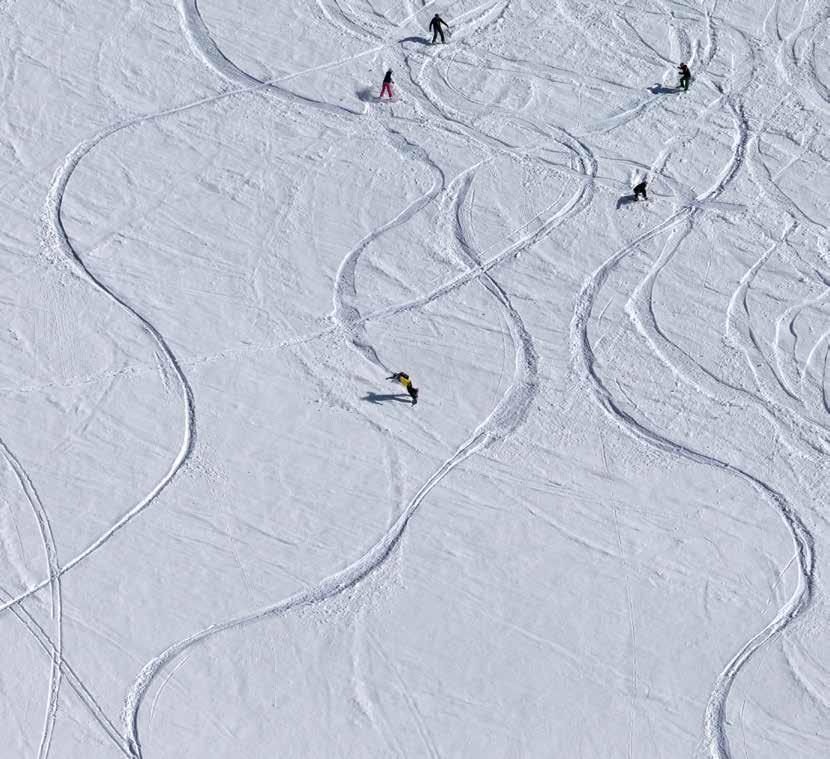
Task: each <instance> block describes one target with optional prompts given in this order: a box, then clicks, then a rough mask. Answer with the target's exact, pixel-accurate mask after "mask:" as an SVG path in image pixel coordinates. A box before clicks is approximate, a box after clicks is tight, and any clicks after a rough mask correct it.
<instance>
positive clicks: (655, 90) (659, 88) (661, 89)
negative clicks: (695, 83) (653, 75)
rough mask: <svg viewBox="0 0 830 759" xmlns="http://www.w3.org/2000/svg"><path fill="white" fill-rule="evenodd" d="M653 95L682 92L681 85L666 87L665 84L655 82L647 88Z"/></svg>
mask: <svg viewBox="0 0 830 759" xmlns="http://www.w3.org/2000/svg"><path fill="white" fill-rule="evenodd" d="M647 89H648V91H649V92H650V93H651V94H652V95H672V94H674V93H675V92H680V87H666V85H664V84H653V85H652V86H651V87H648V88H647Z"/></svg>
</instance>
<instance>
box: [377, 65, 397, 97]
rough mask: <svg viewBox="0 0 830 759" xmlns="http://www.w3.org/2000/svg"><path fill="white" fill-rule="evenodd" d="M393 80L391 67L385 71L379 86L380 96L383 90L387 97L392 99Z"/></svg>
mask: <svg viewBox="0 0 830 759" xmlns="http://www.w3.org/2000/svg"><path fill="white" fill-rule="evenodd" d="M393 84H394V82H393V81H392V69H389V71H387V72H386V76H385V77H383V86H382V87H381V88H380V96H381V97H383V93H384V92H385V93H386V94H387V95H389V99H390V100H391V99H392V85H393Z"/></svg>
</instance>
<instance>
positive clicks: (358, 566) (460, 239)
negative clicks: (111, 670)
mask: <svg viewBox="0 0 830 759" xmlns="http://www.w3.org/2000/svg"><path fill="white" fill-rule="evenodd" d="M504 7H506V4H504ZM499 8H500V12H503V8H502V7H501V6H499ZM397 138H399V139H404V138H403V137H402V135H397ZM407 143H408V141H407ZM408 144H409V143H408ZM410 146H411V144H410ZM411 147H413V148H415V149H416V150H417V151H418V152H419V153H420V155H421V157H422V158H423V159H424V160H425V161H426V162H427V163H429V164H430V165H431V167H432V169H433V171H434V172H435V174H436V182H435V184H434V185H433V187H432V189H431V190H430V191H429V192H427V193H426V194H425V195H423V196H421V197H419V198H417V199H416V200H415V201H413V202H412V203H411V204H410V205H409V206H407V207H406V208H405V209H404V210H403V211H402V212H401V213H400V214H398V215H397V216H396V217H395V218H393V219H392V220H391V221H389V222H387V223H386V224H384V225H382V226H381V227H379V228H377V229H376V230H374V231H373V232H371V233H370V234H369V235H367V236H366V237H365V238H364V239H363V240H362V241H361V242H360V243H359V244H358V246H357V247H355V248H354V249H353V250H351V251H350V252H349V253H347V254H346V256H345V258H344V259H343V261H342V262H341V266H340V268H339V270H338V273H337V276H336V277H335V284H334V307H335V310H334V313H333V316H334V318H335V319H336V320H337V321H338V322H339V324H340V325H341V327H342V328H343V329H345V330H346V331H347V333H349V334H350V335H351V340H350V342H351V344H352V347H353V348H355V349H356V350H357V351H358V352H359V354H360V355H362V356H363V357H364V358H366V359H367V360H369V361H370V362H371V363H373V364H375V365H377V366H379V367H383V366H384V365H383V363H382V362H381V360H380V359H379V357H378V355H377V352H376V350H375V349H374V348H373V347H372V346H371V345H369V344H368V342H366V341H365V338H364V336H363V335H362V333H358V331H357V330H358V327H359V325H360V323H361V319H360V315H359V311H358V310H357V308H356V306H354V305H350V303H349V296H355V295H356V287H355V282H354V275H355V268H356V266H357V263H358V259H359V256H360V253H361V252H362V251H363V250H364V249H365V247H366V246H367V245H368V244H369V243H370V242H372V241H373V240H375V239H377V238H378V237H379V236H380V235H382V234H383V233H384V232H386V231H388V230H389V229H391V228H393V227H395V226H398V225H400V224H403V223H406V222H407V221H409V220H410V219H411V218H412V217H414V216H415V214H416V213H417V212H418V211H420V210H421V209H422V208H424V207H425V206H426V205H427V204H429V203H430V202H432V200H433V199H434V198H435V197H436V196H437V195H438V194H439V192H440V191H441V190H442V189H443V188H444V184H445V178H444V174H443V172H442V171H441V170H440V168H439V167H438V166H437V165H436V164H434V163H432V162H431V161H430V160H429V158H428V156H427V155H426V154H425V153H424V152H423V151H420V150H419V149H417V147H415V146H411ZM478 165H480V164H476V166H474V167H472V168H471V169H470V170H468V171H467V172H463V174H462V179H461V182H462V184H461V187H462V189H461V192H460V193H459V194H458V196H457V199H456V222H457V223H456V225H455V235H456V243H457V250H458V253H459V257H460V259H461V260H462V262H464V263H465V264H466V265H467V266H468V267H469V270H470V271H471V272H472V273H474V274H475V275H476V276H480V275H483V277H484V280H483V285H484V287H485V288H486V289H487V290H488V291H489V292H490V293H491V294H492V295H493V296H494V298H495V299H496V301H497V302H498V303H499V305H500V306H501V308H502V310H503V312H504V314H505V316H506V318H507V323H508V326H509V329H510V334H511V339H512V340H513V343H514V347H515V367H514V376H513V381H512V383H511V384H510V385H509V386H508V388H507V389H506V391H505V393H504V395H503V396H502V398H501V399H500V400H499V402H498V403H497V404H496V406H495V407H494V408H493V410H492V411H491V412H490V414H489V416H488V417H487V418H486V419H485V421H484V422H482V423H481V424H480V425H479V427H478V428H477V429H476V430H475V431H474V432H473V434H472V435H471V437H470V438H469V439H468V440H467V441H466V442H465V443H463V444H462V445H461V446H460V447H459V448H458V449H457V450H456V452H455V453H454V454H453V456H451V457H450V458H449V459H448V460H447V461H445V462H444V464H443V465H442V466H441V467H439V469H437V470H436V471H435V472H434V473H433V475H432V476H431V477H430V478H429V479H428V480H427V481H426V483H424V485H423V486H422V487H421V489H420V490H419V491H418V493H416V495H415V497H414V498H413V499H412V500H411V501H410V502H409V504H408V505H407V507H406V508H405V509H404V511H403V512H402V513H401V514H400V516H399V517H398V518H397V520H396V521H395V522H394V523H393V524H392V525H391V527H390V528H389V529H388V530H387V532H386V533H385V534H384V535H383V536H382V537H381V538H380V540H379V541H378V542H377V543H376V544H375V545H374V546H373V547H372V548H370V549H369V550H368V551H367V552H366V553H365V554H364V555H363V556H362V557H360V558H359V559H358V560H357V561H355V562H353V563H352V564H351V565H349V566H347V567H346V568H345V569H343V570H340V571H339V572H336V573H334V574H333V575H330V576H329V577H327V578H325V579H323V580H322V581H321V582H320V583H318V584H317V585H316V586H314V587H312V588H310V589H307V590H304V591H301V592H299V593H297V594H294V595H293V596H290V597H289V598H287V599H284V600H282V601H280V602H278V603H276V604H274V605H271V606H269V607H266V608H264V609H261V610H258V611H255V612H252V613H250V614H246V615H243V616H240V617H237V618H235V619H231V620H227V621H225V622H222V623H218V624H214V625H211V626H209V627H207V628H205V629H203V630H201V631H200V632H197V633H195V634H194V635H192V636H190V637H188V638H186V639H185V640H182V641H179V642H178V643H175V644H173V645H171V646H170V647H169V648H168V649H166V650H165V651H164V652H162V653H161V654H160V655H159V656H157V657H156V658H154V659H152V660H151V661H150V662H148V663H147V664H146V665H145V666H144V668H143V669H142V671H141V673H140V674H139V676H138V678H137V679H136V682H135V683H134V685H133V687H132V688H131V690H130V692H129V694H128V696H127V698H126V701H125V706H124V714H123V719H124V723H125V729H126V732H127V741H128V746H129V750H130V752H131V754H132V755H133V756H134V757H136V759H141V757H142V749H141V741H140V737H139V728H138V720H139V710H140V708H141V704H142V702H143V700H144V697H145V695H146V692H147V690H148V688H149V687H150V685H151V683H152V682H153V680H154V678H155V676H156V675H157V674H158V672H159V671H160V670H161V669H162V668H163V667H164V666H165V665H167V664H168V663H170V662H172V661H173V660H174V659H176V658H178V657H179V656H180V655H181V654H182V653H183V652H184V651H186V650H188V649H190V648H191V647H192V646H194V645H196V644H197V643H202V642H204V641H205V640H207V639H208V638H211V637H214V636H215V635H217V634H219V633H222V632H225V631H228V630H236V629H239V628H242V627H245V626H247V625H250V624H253V623H256V622H260V621H263V620H265V619H268V618H273V617H276V616H281V615H284V614H286V613H288V612H290V611H293V610H296V609H299V608H303V607H308V606H312V605H317V604H320V603H322V602H324V601H326V600H328V599H330V598H333V597H335V596H338V595H340V594H341V593H343V592H344V591H347V590H349V589H350V588H353V587H354V586H356V585H357V584H358V583H360V582H361V581H362V580H363V579H364V578H366V577H367V576H368V575H369V574H370V573H372V572H373V571H374V570H375V569H377V568H378V567H379V566H380V565H381V564H382V563H383V562H384V561H385V560H386V558H387V557H388V556H389V555H390V553H391V552H392V551H393V550H394V548H395V547H396V546H397V544H398V543H399V541H400V539H401V537H402V536H403V533H404V531H405V529H406V527H407V525H408V523H409V521H410V520H411V519H412V517H413V516H414V514H415V512H416V511H417V510H418V508H419V506H420V505H421V503H422V501H423V500H424V499H425V498H426V496H427V495H428V494H429V492H430V491H431V490H432V489H433V488H434V487H435V486H436V485H438V484H439V482H440V481H441V480H442V479H443V478H444V477H446V476H447V475H448V474H449V473H450V472H451V471H452V470H453V469H454V468H455V467H457V466H458V465H460V464H461V463H463V462H464V461H466V460H467V459H468V458H469V457H470V456H472V455H474V454H476V453H479V452H480V451H482V450H483V449H485V448H487V447H489V446H490V445H492V444H494V443H495V442H498V441H501V440H504V439H505V438H506V437H508V436H509V435H510V434H511V433H512V432H513V431H514V430H515V429H516V428H517V427H518V426H519V425H520V424H521V423H522V422H523V420H524V419H525V417H526V416H527V413H528V411H529V409H530V406H531V404H532V401H533V399H534V397H535V395H536V392H537V385H538V380H537V357H536V352H535V349H534V348H533V343H532V339H531V337H530V334H529V333H528V331H527V329H526V328H525V326H524V323H523V322H522V320H521V317H520V316H519V314H518V312H517V311H516V310H515V308H514V307H513V305H512V303H511V301H510V298H509V296H508V295H507V293H506V292H505V291H504V290H503V288H501V286H500V285H499V284H498V283H497V282H496V280H495V279H493V277H492V275H490V274H489V273H487V271H486V269H483V267H482V265H481V264H480V262H479V259H478V257H477V255H476V254H475V253H474V252H473V249H472V246H471V245H470V244H469V242H468V241H467V236H466V232H465V229H464V224H463V222H462V219H461V209H462V208H463V204H464V199H465V198H466V197H467V193H468V191H469V188H470V183H471V181H472V179H471V177H470V174H469V172H470V171H473V170H474V169H475V168H476V167H477V166H478ZM465 176H466V177H469V178H468V179H466V180H464V179H463V177H465ZM454 181H456V182H457V181H458V178H457V179H456V180H454ZM577 195H578V198H579V199H581V198H582V197H583V196H584V195H585V192H584V188H583V190H582V191H580V192H578V193H577ZM577 207H578V203H577V202H573V203H570V204H568V206H567V212H568V214H570V213H572V212H573V211H574V209H575V208H577ZM559 218H560V216H559V215H558V214H557V215H555V216H554V221H558V220H559ZM554 228H555V224H554V223H553V222H548V223H547V224H545V225H543V228H542V230H541V231H537V232H535V233H533V234H531V235H529V236H527V238H525V239H523V240H522V241H520V242H519V243H517V244H514V245H513V246H510V248H508V251H514V250H516V249H523V248H525V247H526V246H527V245H528V244H529V242H530V241H536V240H538V239H540V238H541V236H542V234H543V233H544V234H548V233H549V232H550V231H551V230H552V229H554ZM492 265H494V264H491V266H492ZM456 286H457V285H456ZM425 302H429V301H425ZM403 310H404V309H399V310H398V311H396V313H401V312H403ZM433 753H435V751H434V749H433Z"/></svg>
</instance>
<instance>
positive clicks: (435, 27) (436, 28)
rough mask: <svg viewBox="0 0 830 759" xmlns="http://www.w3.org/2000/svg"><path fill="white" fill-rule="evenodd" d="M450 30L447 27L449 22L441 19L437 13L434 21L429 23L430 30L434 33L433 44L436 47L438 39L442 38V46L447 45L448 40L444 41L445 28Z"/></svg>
mask: <svg viewBox="0 0 830 759" xmlns="http://www.w3.org/2000/svg"><path fill="white" fill-rule="evenodd" d="M445 27H446V28H447V29H449V26H447V22H446V21H444V19H442V18H441V16H439V15H438V14H437V13H436V14H435V15H434V16H433V17H432V21H430V22H429V30H430V31H431V32H432V44H433V45H434V44H435V43H436V42H437V40H438V37H439V35H440V37H441V44H445V43H446V40H445V39H444V28H445Z"/></svg>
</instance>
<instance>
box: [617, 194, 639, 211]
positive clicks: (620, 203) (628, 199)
mask: <svg viewBox="0 0 830 759" xmlns="http://www.w3.org/2000/svg"><path fill="white" fill-rule="evenodd" d="M636 202H637V196H636V195H623V196H622V197H621V198H619V199H618V200H617V208H618V209H619V208H623V207H625V206H630V205H631V204H632V203H636Z"/></svg>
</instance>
